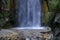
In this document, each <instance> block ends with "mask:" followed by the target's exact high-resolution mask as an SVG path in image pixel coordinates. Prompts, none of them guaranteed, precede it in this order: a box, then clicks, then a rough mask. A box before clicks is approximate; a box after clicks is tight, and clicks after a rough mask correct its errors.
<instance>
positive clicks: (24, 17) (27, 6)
mask: <svg viewBox="0 0 60 40" xmlns="http://www.w3.org/2000/svg"><path fill="white" fill-rule="evenodd" d="M16 4H17V5H16V9H17V11H16V12H17V14H16V15H17V16H16V20H17V27H40V26H41V14H42V13H41V2H40V0H18V1H17V3H16Z"/></svg>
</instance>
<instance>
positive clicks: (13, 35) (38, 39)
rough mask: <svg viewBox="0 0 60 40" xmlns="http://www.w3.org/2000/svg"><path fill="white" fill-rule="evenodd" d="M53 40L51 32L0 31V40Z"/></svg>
mask: <svg viewBox="0 0 60 40" xmlns="http://www.w3.org/2000/svg"><path fill="white" fill-rule="evenodd" d="M50 39H53V34H52V33H51V32H41V30H36V29H35V30H33V29H32V30H30V29H24V30H23V29H21V30H16V29H2V30H0V40H50Z"/></svg>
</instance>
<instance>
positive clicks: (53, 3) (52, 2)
mask: <svg viewBox="0 0 60 40" xmlns="http://www.w3.org/2000/svg"><path fill="white" fill-rule="evenodd" d="M59 1H60V0H48V6H49V11H50V12H54V11H55V10H56V8H57V5H58V4H59Z"/></svg>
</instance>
